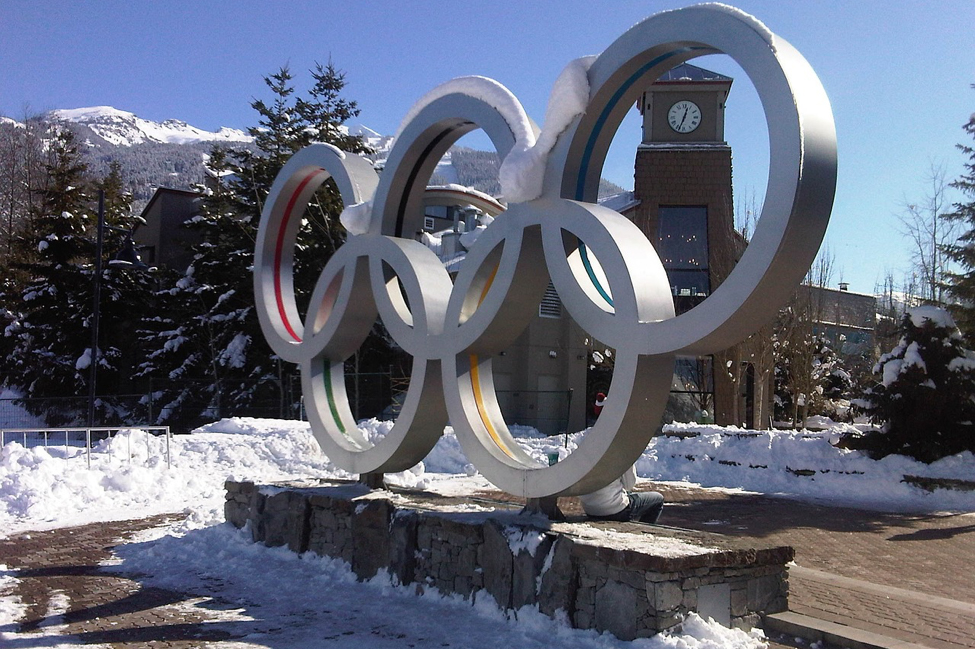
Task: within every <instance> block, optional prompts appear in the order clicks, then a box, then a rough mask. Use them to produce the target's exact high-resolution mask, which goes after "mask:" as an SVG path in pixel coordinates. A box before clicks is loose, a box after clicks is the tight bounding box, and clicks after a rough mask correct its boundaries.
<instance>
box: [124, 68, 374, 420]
mask: <svg viewBox="0 0 975 649" xmlns="http://www.w3.org/2000/svg"><path fill="white" fill-rule="evenodd" d="M312 77H313V79H314V85H313V87H312V89H311V90H310V91H309V92H308V95H307V98H296V97H295V94H294V92H295V91H294V86H293V85H292V79H293V77H292V75H291V72H290V70H289V69H288V68H287V67H284V68H281V69H280V70H278V72H276V73H275V74H272V75H270V76H268V77H266V78H265V80H264V81H265V83H266V85H267V87H268V89H269V90H270V92H271V95H272V98H271V100H270V101H269V102H265V101H263V100H256V101H254V102H253V103H252V104H251V105H252V107H253V108H254V110H255V111H256V112H257V113H258V126H255V127H253V128H251V129H249V132H250V134H251V135H253V136H254V138H255V148H256V149H257V151H256V152H255V151H253V150H248V149H238V150H231V149H226V148H216V149H214V150H213V152H212V155H211V159H210V161H209V163H208V164H209V167H210V169H211V171H212V172H213V175H214V177H215V178H217V179H220V180H219V181H218V183H217V186H216V187H215V188H211V189H210V191H209V192H208V195H207V196H206V197H205V199H204V201H203V205H202V208H201V214H200V216H199V218H197V219H194V221H193V223H191V224H190V225H189V227H193V228H196V229H198V230H200V231H201V232H202V234H203V242H202V243H201V244H199V245H197V246H195V247H194V253H195V258H194V261H193V263H192V264H191V266H190V267H189V268H187V269H186V272H185V273H184V274H183V275H182V276H181V277H179V278H178V280H177V281H176V282H175V283H174V284H173V285H172V286H170V287H168V288H167V289H166V290H165V291H163V292H162V293H161V295H160V300H161V301H162V304H163V305H164V306H163V307H162V308H161V313H162V314H164V315H160V316H159V317H158V318H156V319H155V320H154V321H152V322H150V323H147V324H148V325H149V326H147V327H146V335H145V338H146V343H147V345H148V346H149V348H150V352H149V354H148V356H147V360H146V362H145V363H144V364H143V366H142V367H141V369H140V373H141V374H142V375H143V376H147V377H152V378H153V382H154V387H155V386H159V387H161V389H159V390H157V391H156V395H157V396H156V398H155V399H154V401H155V404H154V408H155V412H156V413H158V414H157V415H156V418H157V421H160V422H167V423H171V424H173V425H184V426H191V425H194V424H197V423H199V422H201V421H203V420H205V419H212V418H215V417H223V416H228V415H231V414H233V415H246V414H252V415H264V416H268V415H273V416H278V415H287V414H290V413H288V412H287V409H288V408H289V406H290V403H291V402H292V399H291V395H290V394H289V392H290V390H289V388H290V385H291V383H292V381H293V380H294V379H293V377H294V369H293V368H291V367H290V366H289V367H287V368H284V367H282V364H281V362H280V361H279V359H277V357H275V356H274V355H273V354H272V353H271V351H270V348H268V346H267V344H266V343H265V342H264V338H263V335H262V333H261V331H260V325H259V323H258V320H257V315H256V313H255V310H254V297H253V289H252V281H253V280H252V275H251V273H252V265H253V256H254V242H255V239H256V234H257V228H258V225H259V223H260V215H261V211H262V209H263V207H264V201H265V200H266V198H267V195H268V193H269V192H270V188H271V184H272V183H273V182H274V178H275V177H276V176H277V174H278V172H279V171H280V170H281V167H282V166H283V165H284V164H285V163H286V162H287V160H288V158H289V157H290V156H291V155H292V154H294V153H295V152H297V151H298V150H300V149H301V148H303V147H305V146H307V145H308V144H310V143H311V142H313V141H322V142H327V143H329V144H333V145H335V146H338V147H340V148H342V149H343V150H345V151H349V152H352V153H359V152H365V151H366V147H365V146H364V145H363V144H362V142H361V139H360V138H358V137H351V136H349V135H348V134H347V133H346V130H345V129H344V128H343V127H342V124H343V122H345V121H346V120H347V119H349V118H351V117H354V116H355V115H357V114H358V109H357V108H356V105H355V102H351V101H347V100H345V99H343V98H342V97H341V91H342V90H343V88H344V86H345V80H344V76H343V75H342V74H341V73H339V72H337V71H336V70H335V69H334V67H332V65H331V64H329V65H328V66H326V67H322V66H316V68H315V69H314V70H312ZM341 207H342V203H341V198H340V196H339V195H338V191H337V189H336V188H335V185H334V183H332V182H328V183H326V185H325V186H323V187H322V189H320V190H319V191H318V192H317V193H316V195H315V196H314V198H313V199H312V200H311V201H310V204H309V207H308V209H307V210H306V213H305V217H304V221H303V223H304V226H303V228H302V231H301V232H300V233H299V240H298V244H297V248H296V252H295V285H296V291H297V292H298V294H299V305H301V304H302V303H306V302H307V298H308V294H309V293H310V291H311V290H312V288H313V287H314V282H315V281H316V279H317V276H318V273H319V271H320V270H321V268H322V267H323V266H324V264H325V262H326V261H327V260H328V258H329V257H330V256H331V254H332V253H333V252H334V251H335V250H336V249H337V248H338V246H340V245H341V244H342V242H343V241H344V238H345V235H344V230H343V229H342V228H341V226H340V225H339V220H338V218H339V214H340V213H341ZM302 297H303V298H304V299H303V300H302ZM295 385H297V384H296V383H295Z"/></svg>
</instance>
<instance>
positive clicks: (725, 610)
mask: <svg viewBox="0 0 975 649" xmlns="http://www.w3.org/2000/svg"><path fill="white" fill-rule="evenodd" d="M691 610H694V609H691ZM696 610H697V613H698V615H700V616H701V617H702V618H704V619H705V620H706V619H708V618H711V619H712V620H714V621H715V622H717V623H718V624H721V625H723V626H726V627H730V626H731V584H728V583H723V584H711V585H709V586H701V587H700V588H698V589H697V608H696Z"/></svg>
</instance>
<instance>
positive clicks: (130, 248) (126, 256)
mask: <svg viewBox="0 0 975 649" xmlns="http://www.w3.org/2000/svg"><path fill="white" fill-rule="evenodd" d="M105 228H109V229H111V230H116V231H119V232H125V233H126V235H127V236H126V239H125V244H124V247H123V248H122V250H121V251H119V253H118V254H117V255H116V258H115V259H113V260H112V261H110V262H109V263H108V265H109V266H114V267H127V268H133V269H135V270H147V269H148V268H149V267H148V266H147V265H146V264H144V263H142V260H141V259H140V258H139V253H138V251H136V249H135V244H133V242H132V231H131V230H125V229H124V228H115V227H112V226H107V225H105V190H103V189H100V190H98V233H97V235H96V239H95V277H94V291H93V293H94V296H93V298H92V302H93V304H92V318H91V354H90V358H89V361H90V364H89V366H88V427H89V428H92V427H94V425H95V388H96V385H97V381H98V325H99V319H100V316H101V301H102V254H103V252H104V242H105Z"/></svg>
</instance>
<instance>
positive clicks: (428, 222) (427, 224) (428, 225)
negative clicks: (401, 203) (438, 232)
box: [423, 216, 437, 232]
mask: <svg viewBox="0 0 975 649" xmlns="http://www.w3.org/2000/svg"><path fill="white" fill-rule="evenodd" d="M436 227H437V224H436V223H435V222H434V220H433V217H432V216H424V217H423V229H424V230H427V231H428V232H433V231H434V230H435V229H436Z"/></svg>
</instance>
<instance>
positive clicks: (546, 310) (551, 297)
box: [538, 282, 562, 318]
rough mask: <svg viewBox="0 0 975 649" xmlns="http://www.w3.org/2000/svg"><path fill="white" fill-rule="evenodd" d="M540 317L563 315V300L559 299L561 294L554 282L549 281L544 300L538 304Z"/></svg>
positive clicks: (558, 316) (559, 316)
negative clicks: (556, 289) (557, 291)
mask: <svg viewBox="0 0 975 649" xmlns="http://www.w3.org/2000/svg"><path fill="white" fill-rule="evenodd" d="M538 317H540V318H561V317H562V300H560V299H559V294H558V293H556V292H555V286H554V285H553V284H552V282H549V283H548V288H546V289H545V295H543V296H542V302H541V304H539V305H538Z"/></svg>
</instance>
